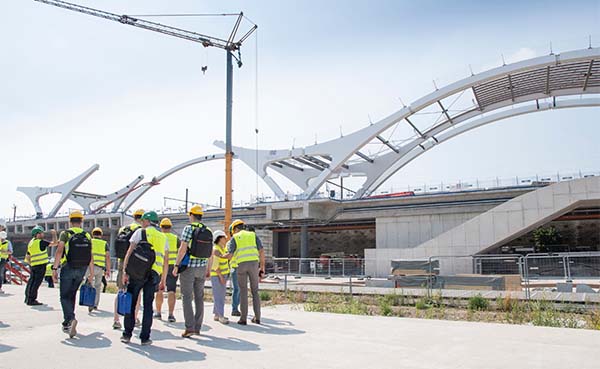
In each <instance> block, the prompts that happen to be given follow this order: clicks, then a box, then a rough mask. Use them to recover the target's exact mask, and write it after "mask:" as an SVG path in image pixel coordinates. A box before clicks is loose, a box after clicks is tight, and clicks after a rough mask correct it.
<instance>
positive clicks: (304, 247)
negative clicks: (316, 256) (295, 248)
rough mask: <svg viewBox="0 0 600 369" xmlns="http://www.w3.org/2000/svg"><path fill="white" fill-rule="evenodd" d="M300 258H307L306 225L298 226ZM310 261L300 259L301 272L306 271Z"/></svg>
mask: <svg viewBox="0 0 600 369" xmlns="http://www.w3.org/2000/svg"><path fill="white" fill-rule="evenodd" d="M300 258H301V259H305V258H308V226H307V225H303V226H301V227H300ZM309 267H310V263H309V262H308V261H302V265H301V270H302V273H308V271H309Z"/></svg>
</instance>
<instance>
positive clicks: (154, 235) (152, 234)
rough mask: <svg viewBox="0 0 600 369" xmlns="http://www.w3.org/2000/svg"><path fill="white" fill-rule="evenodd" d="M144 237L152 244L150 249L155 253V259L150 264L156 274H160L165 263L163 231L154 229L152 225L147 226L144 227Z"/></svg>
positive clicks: (164, 236) (165, 238)
mask: <svg viewBox="0 0 600 369" xmlns="http://www.w3.org/2000/svg"><path fill="white" fill-rule="evenodd" d="M146 239H147V240H148V242H149V243H150V244H151V245H152V249H153V250H154V253H155V254H156V259H155V260H154V264H153V265H152V270H154V271H155V272H156V273H158V275H161V274H162V272H163V265H164V263H165V246H166V245H167V236H166V235H165V234H164V233H162V232H160V231H158V230H156V228H154V227H148V228H146Z"/></svg>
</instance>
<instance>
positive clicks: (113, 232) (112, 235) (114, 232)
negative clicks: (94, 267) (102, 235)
mask: <svg viewBox="0 0 600 369" xmlns="http://www.w3.org/2000/svg"><path fill="white" fill-rule="evenodd" d="M118 233H119V231H118V230H116V229H111V230H110V239H109V240H108V245H109V246H110V256H112V257H114V256H115V255H116V254H115V253H116V250H115V248H114V245H115V240H116V239H117V234H118Z"/></svg>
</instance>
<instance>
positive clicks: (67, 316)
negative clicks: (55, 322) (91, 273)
mask: <svg viewBox="0 0 600 369" xmlns="http://www.w3.org/2000/svg"><path fill="white" fill-rule="evenodd" d="M86 271H87V266H85V267H81V268H74V267H72V266H69V264H68V263H67V264H65V266H64V267H62V268H61V270H60V305H61V306H62V311H63V318H64V322H63V324H64V325H67V324H68V323H69V322H71V321H72V320H73V319H75V297H76V296H77V290H78V289H79V286H80V285H81V282H82V281H83V277H84V276H85V272H86Z"/></svg>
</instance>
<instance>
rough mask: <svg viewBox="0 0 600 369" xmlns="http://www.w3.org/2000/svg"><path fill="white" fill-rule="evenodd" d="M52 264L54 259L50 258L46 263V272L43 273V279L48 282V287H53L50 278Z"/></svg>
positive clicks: (52, 281)
mask: <svg viewBox="0 0 600 369" xmlns="http://www.w3.org/2000/svg"><path fill="white" fill-rule="evenodd" d="M52 265H54V259H50V260H49V261H48V264H46V274H44V280H45V281H46V282H47V283H48V288H54V280H53V279H52Z"/></svg>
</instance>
